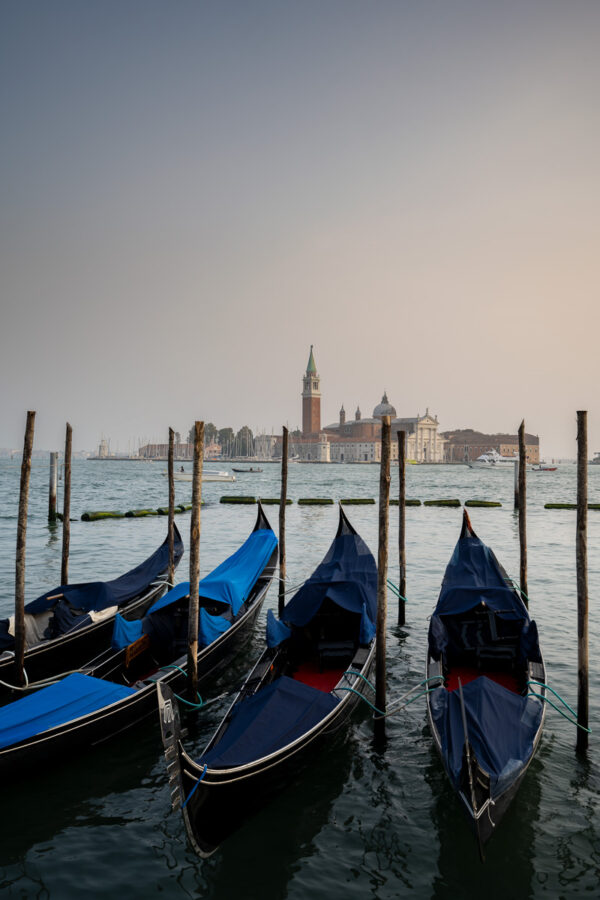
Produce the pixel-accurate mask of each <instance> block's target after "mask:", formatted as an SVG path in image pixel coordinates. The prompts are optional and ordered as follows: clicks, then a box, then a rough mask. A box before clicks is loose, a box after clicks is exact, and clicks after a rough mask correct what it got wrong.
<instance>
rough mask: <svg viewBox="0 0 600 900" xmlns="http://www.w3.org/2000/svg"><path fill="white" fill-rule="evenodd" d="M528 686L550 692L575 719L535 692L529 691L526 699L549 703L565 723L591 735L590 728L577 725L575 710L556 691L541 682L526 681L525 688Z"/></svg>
mask: <svg viewBox="0 0 600 900" xmlns="http://www.w3.org/2000/svg"><path fill="white" fill-rule="evenodd" d="M530 685H535V686H536V687H542V688H546V690H548V691H551V692H552V693H553V694H554V696H555V697H556V698H557V699H558V700H560V702H561V703H562V705H563V706H565V707H566V708H567V709H568V710H569V712H570V713H572V715H573V716H574V717H575V718H574V719H572V718H571V716H568V715H567V714H566V713H565V712H563V711H562V709H561V708H560V707H559V706H557V705H556V703H553V702H552V700H550V698H549V697H544V695H543V694H537V693H536V692H535V691H529V693H528V694H527V696H528V697H537V699H538V700H543V701H544V703H549V704H550V706H551V707H552V709H555V710H556V712H557V713H559V714H560V715H561V716H562V717H563V719H566V720H567V722H570V723H571V725H576V726H577V728H581V730H582V731H585V732H587V734H591V733H592V729H591V728H586V727H585V725H580V724H579V722H578V721H577V713H576V712H575V710H574V709H572V707H570V706H569V704H568V703H567V701H566V700H563V698H562V697H561V696H560V694H559V693H558V691H555V690H554V688H552V687H550V685H549V684H544V683H543V682H542V681H528V682H527V686H528V687H529V686H530Z"/></svg>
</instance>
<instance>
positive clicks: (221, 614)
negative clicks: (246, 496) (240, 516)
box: [0, 506, 277, 778]
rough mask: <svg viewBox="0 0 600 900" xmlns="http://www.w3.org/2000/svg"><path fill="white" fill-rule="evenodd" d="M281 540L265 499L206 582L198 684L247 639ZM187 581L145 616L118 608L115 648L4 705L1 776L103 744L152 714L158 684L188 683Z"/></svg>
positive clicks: (0, 731) (0, 720) (201, 593)
mask: <svg viewBox="0 0 600 900" xmlns="http://www.w3.org/2000/svg"><path fill="white" fill-rule="evenodd" d="M276 563H277V538H276V537H275V535H274V533H273V531H272V529H271V526H270V525H269V523H268V521H267V519H266V517H265V515H264V512H263V510H262V507H260V506H259V512H258V517H257V520H256V525H255V527H254V530H253V531H252V533H251V534H250V536H249V537H248V538H247V540H246V541H245V542H244V544H242V546H241V547H240V548H239V549H238V550H237V551H236V552H235V553H234V554H233V555H232V556H230V557H229V558H228V559H226V560H225V561H224V562H222V563H221V565H220V566H218V567H217V568H216V569H215V570H214V571H213V572H211V573H210V574H209V575H207V576H206V577H205V578H203V579H202V580H201V582H200V587H199V597H200V615H199V634H198V647H199V649H198V656H197V662H198V682H199V684H200V683H202V682H203V681H205V680H206V679H207V678H208V677H209V676H211V675H213V674H216V673H217V672H218V671H219V670H221V669H222V668H223V667H224V666H225V665H226V664H227V663H228V662H230V661H231V659H233V657H234V655H235V654H236V652H237V651H238V650H239V649H240V647H241V645H242V644H243V643H244V642H245V640H247V639H248V637H249V635H250V632H251V629H252V627H253V625H254V622H255V620H256V617H257V615H258V613H259V611H260V609H261V606H262V603H263V601H264V598H265V596H266V593H267V591H268V589H269V585H270V583H271V580H272V578H273V572H274V569H275V566H276ZM189 592H190V585H189V582H183V583H182V584H179V585H177V586H176V587H175V588H173V589H172V590H171V591H169V592H168V593H167V594H165V595H164V597H162V598H161V599H160V600H158V601H157V602H156V603H154V604H153V605H152V606H151V608H150V609H149V610H148V611H147V613H146V614H145V615H144V616H143V617H141V618H140V616H139V615H138V616H137V617H136V616H134V615H127V614H124V615H123V616H120V615H118V616H117V617H116V619H115V622H114V629H113V639H112V648H111V650H109V651H107V652H106V653H104V654H101V655H100V656H98V657H97V658H96V659H94V660H91V661H90V662H89V663H88V664H87V665H86V667H85V670H81V671H78V672H75V673H73V674H71V675H68V676H67V677H66V678H63V679H61V680H60V681H58V682H56V683H55V684H52V685H50V686H49V687H45V688H42V689H41V690H38V691H37V692H36V693H32V694H29V695H27V696H25V697H23V698H22V699H20V700H15V701H14V702H13V703H9V704H8V705H6V706H3V707H0V775H1V776H3V777H5V778H7V777H8V778H11V777H13V776H14V775H18V774H22V773H26V774H27V776H28V777H32V776H33V774H34V773H35V772H37V771H41V770H43V769H45V768H47V766H48V762H49V761H50V760H51V759H53V760H55V761H56V760H63V761H65V762H68V760H69V759H71V758H72V754H73V752H74V751H78V750H80V749H82V748H86V747H91V746H94V745H96V744H99V743H101V742H103V741H105V740H107V739H108V738H111V737H114V736H115V735H118V734H120V733H121V732H123V731H125V730H127V729H129V728H132V727H134V726H135V725H136V724H137V723H138V722H140V721H141V720H142V719H144V718H147V717H148V716H151V715H152V714H154V713H155V711H156V685H157V684H160V683H164V684H170V685H171V686H172V687H174V688H177V689H180V687H181V686H183V685H184V684H185V682H186V669H187V644H188V608H189Z"/></svg>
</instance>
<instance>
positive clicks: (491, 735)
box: [430, 677, 543, 799]
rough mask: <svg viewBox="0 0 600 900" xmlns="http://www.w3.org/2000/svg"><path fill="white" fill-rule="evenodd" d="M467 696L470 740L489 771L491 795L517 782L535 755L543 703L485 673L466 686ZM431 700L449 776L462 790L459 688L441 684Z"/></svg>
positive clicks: (464, 688) (463, 735) (462, 739)
mask: <svg viewBox="0 0 600 900" xmlns="http://www.w3.org/2000/svg"><path fill="white" fill-rule="evenodd" d="M463 697H464V703H465V712H466V718H467V731H468V735H469V743H470V745H471V747H472V748H473V751H474V753H475V756H476V757H477V761H478V763H479V764H480V765H481V767H482V768H483V769H485V771H487V772H489V774H490V780H491V794H492V799H493V798H495V797H497V796H498V795H499V794H501V793H502V791H503V790H504V788H505V787H506V786H508V784H510V783H511V781H513V779H514V778H515V776H516V775H517V774H518V773H519V771H520V770H521V769H522V767H523V765H524V764H525V762H526V761H527V760H528V759H529V757H530V756H531V753H532V751H533V741H534V738H535V735H536V733H537V730H538V728H539V725H540V722H541V719H542V705H543V704H542V701H540V700H536V699H535V698H533V697H527V698H526V697H523V696H521V695H520V694H515V693H513V692H512V691H509V690H507V689H506V688H505V687H502V685H499V684H496V682H494V681H492V680H491V679H490V678H485V677H481V678H477V679H475V680H474V681H470V682H469V683H468V684H465V685H464V687H463ZM430 700H431V712H432V716H433V721H434V723H435V726H436V728H437V729H438V732H439V734H440V737H441V741H442V752H443V756H444V759H445V760H446V765H447V767H448V770H449V775H450V778H451V780H452V781H453V783H454V785H455V787H457V788H458V787H459V785H460V773H461V767H462V759H463V747H464V744H465V732H464V728H463V722H462V714H461V707H460V696H459V692H458V691H452V692H450V691H447V690H445V689H444V688H439V689H437V690H435V691H434V692H433V693H432V694H431V695H430Z"/></svg>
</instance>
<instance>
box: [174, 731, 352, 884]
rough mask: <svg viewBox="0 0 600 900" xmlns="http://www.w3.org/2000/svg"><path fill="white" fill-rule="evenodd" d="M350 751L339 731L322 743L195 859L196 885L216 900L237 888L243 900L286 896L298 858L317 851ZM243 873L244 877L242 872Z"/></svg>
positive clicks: (341, 786)
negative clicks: (283, 784)
mask: <svg viewBox="0 0 600 900" xmlns="http://www.w3.org/2000/svg"><path fill="white" fill-rule="evenodd" d="M354 753H355V748H354V742H353V740H352V739H350V738H348V737H344V735H343V734H340V735H339V736H337V737H336V738H335V740H334V741H333V742H332V743H330V744H327V745H325V746H324V749H323V750H322V751H321V754H320V756H319V757H318V758H317V759H315V760H314V761H313V762H311V763H310V764H309V765H308V766H307V767H306V768H304V769H303V770H302V771H301V772H299V773H298V777H297V779H296V781H295V782H294V783H293V784H292V785H290V786H289V787H288V788H286V790H285V791H284V792H282V793H281V794H280V795H278V796H277V797H275V798H274V799H273V800H272V801H270V802H269V803H268V805H267V806H266V807H265V808H264V809H262V810H261V811H260V812H259V813H257V814H256V815H255V816H253V817H252V818H251V819H250V820H248V821H247V822H246V823H245V824H244V825H243V826H242V828H241V829H240V830H239V831H238V832H236V833H235V834H233V835H232V836H231V837H230V838H229V839H228V840H227V841H225V843H224V844H223V845H222V847H221V848H220V849H219V850H218V851H217V852H216V853H215V855H214V856H212V857H211V858H210V859H208V860H204V861H202V860H196V864H195V865H196V873H195V886H196V888H197V889H198V890H200V891H201V892H202V893H206V894H208V895H210V897H211V898H214V900H220V898H224V900H225V898H226V900H230V898H231V897H234V896H238V895H240V890H241V894H242V895H243V897H244V900H254V898H257V900H258V898H260V900H269V898H273V900H275V898H281V897H285V896H287V893H288V891H287V887H288V883H289V882H290V879H291V878H292V877H293V874H294V872H295V870H296V869H297V868H298V866H299V864H300V861H301V860H303V861H306V860H307V859H309V858H310V857H311V856H312V855H313V854H314V853H315V852H316V848H315V843H314V841H315V838H316V836H317V835H318V834H319V833H320V832H321V830H322V829H323V827H324V826H325V825H326V823H327V822H328V821H330V818H331V813H332V807H333V805H334V802H335V800H336V798H337V797H338V796H339V795H340V794H341V792H342V791H343V789H344V785H345V784H346V781H347V779H348V776H349V773H350V769H351V766H352V758H353V755H354ZM190 853H191V851H190ZM190 853H188V854H186V855H187V857H188V859H189V857H190ZM244 872H245V873H247V877H246V878H244V877H243V876H242V875H241V873H244ZM188 875H189V872H188ZM242 884H243V889H241V885H242Z"/></svg>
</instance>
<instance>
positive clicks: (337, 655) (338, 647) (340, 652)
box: [317, 641, 354, 672]
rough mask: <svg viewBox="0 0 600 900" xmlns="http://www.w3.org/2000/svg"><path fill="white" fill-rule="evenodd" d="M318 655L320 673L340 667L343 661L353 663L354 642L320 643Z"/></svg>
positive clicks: (318, 644)
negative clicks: (326, 669)
mask: <svg viewBox="0 0 600 900" xmlns="http://www.w3.org/2000/svg"><path fill="white" fill-rule="evenodd" d="M317 654H318V657H319V671H320V672H322V671H323V669H325V668H332V667H337V666H339V664H340V662H342V661H343V660H348V662H351V661H352V659H353V657H354V641H318V642H317Z"/></svg>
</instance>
